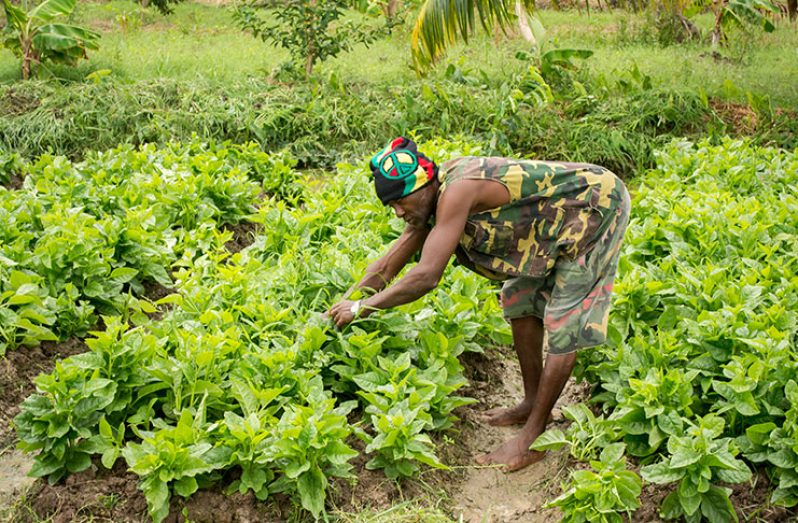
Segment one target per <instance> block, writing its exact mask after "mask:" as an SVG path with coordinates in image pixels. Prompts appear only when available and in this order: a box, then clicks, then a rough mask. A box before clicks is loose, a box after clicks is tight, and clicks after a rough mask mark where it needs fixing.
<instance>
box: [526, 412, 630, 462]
mask: <svg viewBox="0 0 798 523" xmlns="http://www.w3.org/2000/svg"><path fill="white" fill-rule="evenodd" d="M562 411H563V415H565V417H566V418H567V419H569V420H571V422H572V423H571V425H570V426H569V427H568V430H567V431H565V432H563V431H561V430H559V429H549V430H547V431H546V432H544V433H543V434H541V435H540V436H539V437H538V439H536V440H535V442H534V443H533V444H532V446H531V447H530V448H531V449H532V450H541V451H542V450H559V449H561V448H562V447H565V446H568V447H569V450H570V453H571V455H572V456H573V457H574V458H576V459H577V460H579V461H588V460H591V459H596V458H598V455H599V453H600V452H601V451H602V449H604V448H606V447H607V446H609V445H610V444H612V443H613V442H615V441H617V440H618V439H619V438H620V435H621V433H620V430H619V428H618V426H617V425H616V423H615V422H614V421H612V420H608V419H605V418H604V416H603V415H602V416H598V417H596V416H595V415H594V414H593V413H592V412H591V411H590V409H589V408H588V407H587V405H585V404H584V403H580V404H578V405H573V406H568V407H564V408H563V409H562ZM624 448H625V447H624Z"/></svg>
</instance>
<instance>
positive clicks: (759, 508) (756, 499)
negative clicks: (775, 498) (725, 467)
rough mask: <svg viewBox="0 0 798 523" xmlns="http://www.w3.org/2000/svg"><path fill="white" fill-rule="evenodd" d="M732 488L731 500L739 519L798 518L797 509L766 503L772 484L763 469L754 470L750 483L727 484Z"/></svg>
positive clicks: (771, 521)
mask: <svg viewBox="0 0 798 523" xmlns="http://www.w3.org/2000/svg"><path fill="white" fill-rule="evenodd" d="M727 486H728V487H729V488H731V489H732V493H731V496H729V498H731V502H732V505H733V506H734V508H735V510H736V511H737V516H738V517H739V518H740V521H767V522H768V523H787V522H790V521H792V522H794V521H796V520H798V510H796V509H795V508H793V509H787V508H784V507H776V506H773V505H771V504H770V503H768V499H769V498H770V490H771V488H772V485H771V483H770V480H769V479H768V476H767V473H766V472H765V470H764V469H759V470H756V471H755V472H754V477H753V479H752V480H751V483H740V484H736V485H727Z"/></svg>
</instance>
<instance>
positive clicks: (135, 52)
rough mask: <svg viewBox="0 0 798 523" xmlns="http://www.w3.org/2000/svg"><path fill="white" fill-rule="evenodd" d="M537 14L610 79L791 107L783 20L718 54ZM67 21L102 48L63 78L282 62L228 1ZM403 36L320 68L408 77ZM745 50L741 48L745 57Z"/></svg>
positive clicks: (627, 21) (639, 26) (15, 74)
mask: <svg viewBox="0 0 798 523" xmlns="http://www.w3.org/2000/svg"><path fill="white" fill-rule="evenodd" d="M539 16H540V18H541V19H542V21H543V23H544V25H545V26H546V27H547V29H548V36H549V38H550V39H551V41H552V43H554V44H556V45H559V46H561V47H580V48H588V49H592V50H593V51H594V52H595V54H594V56H593V57H592V58H590V59H589V60H587V61H586V62H585V67H586V68H587V69H588V70H589V71H590V72H591V73H592V74H593V75H594V76H600V75H604V76H605V77H607V78H608V79H614V78H615V77H617V76H618V75H623V74H625V72H627V71H629V70H631V69H632V68H633V67H637V68H639V70H640V71H641V72H642V73H644V74H646V75H649V76H650V77H651V80H652V83H653V84H654V86H655V87H663V88H667V87H672V86H679V87H683V88H685V89H689V90H693V91H703V92H705V93H706V94H707V95H708V96H710V97H719V98H724V99H728V100H732V101H737V102H745V101H746V97H747V93H748V92H751V93H754V94H755V95H757V96H769V97H771V99H772V100H773V102H774V103H775V104H777V105H779V106H785V107H794V106H798V82H796V81H795V78H798V54H796V50H798V31H796V30H795V28H792V27H790V26H789V25H787V24H786V23H784V22H780V23H779V27H777V29H776V31H775V32H774V33H771V34H766V33H760V32H757V33H755V34H754V36H753V37H752V38H742V37H739V35H738V36H737V37H735V38H734V39H733V41H735V42H738V45H736V47H733V48H732V49H729V50H723V53H722V54H723V55H724V57H722V58H720V59H718V58H717V57H713V55H712V50H711V49H710V48H709V47H708V46H706V45H697V44H691V45H673V46H669V47H661V46H658V45H656V44H654V43H650V42H648V41H646V40H647V39H648V38H646V32H647V31H648V30H649V29H650V27H648V26H646V25H645V24H646V20H645V18H644V17H642V16H639V15H633V14H629V13H626V12H622V11H613V12H607V11H604V12H596V11H593V12H592V14H591V15H590V16H587V15H586V14H584V12H582V13H581V14H580V13H579V12H575V11H552V10H541V11H540V12H539ZM74 21H75V22H77V23H80V24H84V25H88V26H89V27H92V28H94V29H95V30H98V31H100V32H101V33H102V39H101V42H100V50H99V51H96V52H93V53H91V56H90V60H88V61H84V62H82V63H81V64H79V65H78V66H77V67H74V68H58V69H56V71H57V75H58V76H60V77H62V78H65V79H66V80H69V81H84V79H85V78H86V76H87V75H88V74H90V73H91V72H93V71H98V70H107V71H110V75H111V76H112V77H114V78H117V79H119V80H122V81H126V82H135V81H139V80H151V79H159V78H169V79H176V80H196V79H202V80H205V81H210V82H215V83H220V84H225V83H229V82H234V81H241V80H242V79H245V78H251V77H256V78H263V77H265V76H267V74H268V72H269V71H271V70H272V69H273V68H274V67H275V66H277V65H278V64H279V63H281V62H282V61H284V60H285V59H286V58H287V53H286V52H285V51H284V50H282V49H278V48H274V47H271V46H269V45H268V44H266V43H264V42H261V41H259V40H256V39H255V38H253V37H252V36H250V35H247V34H244V33H242V32H241V31H240V30H239V29H238V28H237V27H236V26H235V24H234V23H233V19H232V8H231V7H225V6H221V7H217V6H212V5H207V4H201V3H191V2H189V3H183V4H180V5H178V6H177V8H176V10H175V13H174V14H172V15H169V16H166V17H164V16H161V15H160V14H158V13H157V12H156V11H154V10H152V9H142V8H141V7H140V6H138V5H137V4H135V3H133V2H131V1H130V0H111V1H109V2H84V3H80V4H79V6H78V9H77V10H76V13H75V15H74ZM711 23H712V20H711V18H709V17H708V16H702V17H699V19H698V25H699V26H702V27H705V28H706V27H709V26H710V25H711ZM409 39H410V38H409V25H408V26H405V27H402V28H400V29H399V30H398V31H397V32H395V34H394V35H393V36H392V37H391V38H388V39H385V40H382V41H379V42H377V43H375V44H374V45H373V46H371V47H370V48H365V47H363V46H359V47H357V48H356V49H355V50H353V51H352V52H350V53H347V54H344V55H341V56H339V57H338V58H336V59H333V60H330V61H329V62H328V63H325V64H323V65H322V66H320V67H319V71H320V73H321V74H322V75H327V74H330V73H332V72H335V73H336V74H338V75H339V76H340V77H341V78H343V79H345V80H347V81H356V82H366V83H379V84H393V83H401V82H405V81H412V80H413V79H414V73H413V72H412V70H411V68H410V62H409ZM527 47H528V44H526V42H524V41H522V40H520V39H518V38H516V37H513V36H512V35H511V36H509V37H502V36H499V37H498V38H497V37H496V36H494V35H490V36H486V35H480V36H478V37H476V38H474V39H473V40H472V42H471V45H469V46H463V45H458V46H455V47H454V48H453V49H452V51H451V52H450V53H449V54H448V55H447V56H446V57H444V59H443V60H442V63H441V66H440V67H439V68H438V70H437V71H436V72H435V73H433V75H441V74H442V71H443V70H445V68H446V66H447V65H448V64H452V63H453V64H457V65H458V66H459V67H461V68H464V69H466V70H468V69H471V70H484V71H485V72H486V73H487V74H488V75H490V76H493V77H503V76H506V75H509V74H511V73H514V72H518V71H520V70H522V69H523V68H524V67H525V66H524V64H523V63H521V62H520V61H518V60H516V59H515V58H514V56H515V53H516V52H517V51H520V50H524V49H527ZM749 47H750V48H749ZM742 48H747V50H746V53H745V54H741V49H742ZM729 57H731V58H729ZM18 78H19V65H18V63H17V60H16V59H15V58H14V57H13V56H12V55H11V53H10V52H9V51H6V50H2V51H0V83H11V82H15V81H17V80H18Z"/></svg>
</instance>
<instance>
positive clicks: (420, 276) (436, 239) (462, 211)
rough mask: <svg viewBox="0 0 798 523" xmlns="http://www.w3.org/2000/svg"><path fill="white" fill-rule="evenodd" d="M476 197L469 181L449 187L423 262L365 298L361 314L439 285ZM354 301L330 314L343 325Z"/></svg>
mask: <svg viewBox="0 0 798 523" xmlns="http://www.w3.org/2000/svg"><path fill="white" fill-rule="evenodd" d="M473 198H474V193H473V192H472V191H468V190H466V184H456V185H452V186H451V187H450V188H449V190H448V191H447V192H446V194H445V195H444V196H443V197H442V198H441V201H440V202H439V203H438V212H437V215H436V224H435V227H434V228H433V229H432V230H431V231H430V233H429V235H428V236H427V238H426V241H425V242H424V246H423V248H422V250H421V260H420V261H419V263H418V264H417V265H416V266H415V267H413V268H412V269H411V270H410V271H408V273H407V274H406V275H405V276H404V277H403V278H402V279H401V280H399V281H397V282H396V283H395V284H394V285H392V286H391V287H389V288H387V289H385V290H383V291H381V292H378V293H377V294H375V295H374V296H371V297H370V298H367V299H365V300H363V301H362V302H361V303H362V305H361V307H362V308H361V312H360V314H359V316H362V317H365V316H368V315H369V314H370V313H371V312H373V311H374V310H377V309H388V308H390V307H396V306H398V305H402V304H405V303H409V302H411V301H414V300H417V299H418V298H420V297H421V296H423V295H424V294H426V293H427V292H429V291H431V290H432V289H434V288H435V287H436V286H437V285H438V282H439V281H440V279H441V276H442V275H443V271H444V270H445V269H446V266H447V265H448V263H449V259H450V258H451V257H452V254H453V253H454V250H455V248H456V247H457V244H458V243H459V242H460V237H461V236H462V234H463V229H464V228H465V223H466V220H467V219H468V214H469V212H470V209H471V204H472V200H473ZM351 303H352V302H349V301H342V302H340V303H338V304H336V305H335V306H333V307H332V308H331V309H330V316H331V317H332V318H333V321H335V323H336V325H338V326H339V327H340V326H343V325H346V324H347V323H349V322H350V321H352V320H353V319H354V318H353V315H352V314H351V312H350V310H349V308H350V307H351Z"/></svg>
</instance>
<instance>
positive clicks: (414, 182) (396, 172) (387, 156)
mask: <svg viewBox="0 0 798 523" xmlns="http://www.w3.org/2000/svg"><path fill="white" fill-rule="evenodd" d="M369 167H371V174H372V175H373V176H374V188H375V189H376V190H377V197H379V199H380V201H381V202H382V203H383V204H384V205H387V204H388V203H389V202H392V201H393V200H398V199H399V198H404V197H405V196H407V195H408V194H410V193H414V192H416V191H417V190H419V189H421V188H423V187H425V186H427V185H428V184H429V183H430V182H432V180H433V179H434V178H435V177H436V176H437V175H438V166H437V165H435V162H433V161H432V160H430V159H429V158H427V157H426V156H424V155H423V154H421V153H420V152H418V146H417V145H416V142H414V141H413V140H411V139H409V138H405V137H403V136H400V137H399V138H395V139H394V140H393V141H391V143H389V144H388V146H387V147H386V148H385V149H383V150H382V151H380V152H378V153H377V154H375V155H374V156H373V157H372V158H371V161H370V162H369Z"/></svg>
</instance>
